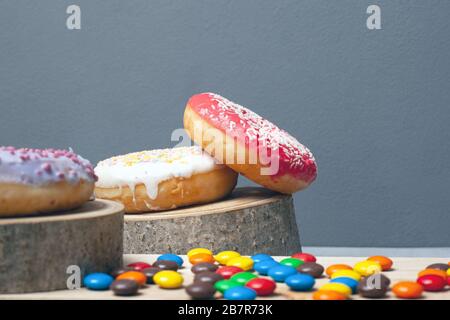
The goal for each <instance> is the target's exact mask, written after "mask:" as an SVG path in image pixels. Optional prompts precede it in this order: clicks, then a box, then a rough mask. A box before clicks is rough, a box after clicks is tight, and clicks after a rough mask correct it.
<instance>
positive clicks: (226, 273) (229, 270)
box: [216, 266, 244, 279]
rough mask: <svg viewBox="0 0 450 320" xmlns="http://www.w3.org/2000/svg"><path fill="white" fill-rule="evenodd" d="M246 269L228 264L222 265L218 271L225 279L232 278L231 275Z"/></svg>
mask: <svg viewBox="0 0 450 320" xmlns="http://www.w3.org/2000/svg"><path fill="white" fill-rule="evenodd" d="M243 271H244V270H243V269H241V268H239V267H234V266H227V267H220V268H219V269H217V270H216V273H218V274H220V275H221V276H222V277H223V278H224V279H230V277H231V276H232V275H234V274H236V273H239V272H243Z"/></svg>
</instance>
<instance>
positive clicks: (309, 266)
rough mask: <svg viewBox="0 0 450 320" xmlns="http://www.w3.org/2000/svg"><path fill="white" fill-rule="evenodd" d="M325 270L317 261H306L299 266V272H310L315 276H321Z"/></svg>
mask: <svg viewBox="0 0 450 320" xmlns="http://www.w3.org/2000/svg"><path fill="white" fill-rule="evenodd" d="M323 270H324V268H323V266H322V265H320V264H318V263H316V262H305V263H303V264H302V265H300V266H298V267H297V271H298V272H300V273H305V274H309V275H310V276H312V277H314V278H320V277H321V276H322V274H323Z"/></svg>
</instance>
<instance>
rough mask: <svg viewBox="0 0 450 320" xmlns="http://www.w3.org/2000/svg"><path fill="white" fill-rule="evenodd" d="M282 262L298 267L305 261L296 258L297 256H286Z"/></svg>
mask: <svg viewBox="0 0 450 320" xmlns="http://www.w3.org/2000/svg"><path fill="white" fill-rule="evenodd" d="M280 263H281V264H283V265H285V266H289V267H293V268H297V267H299V266H301V265H302V264H304V263H305V262H304V261H303V260H300V259H296V258H285V259H283V260H281V261H280Z"/></svg>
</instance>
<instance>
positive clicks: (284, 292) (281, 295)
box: [0, 255, 450, 300]
mask: <svg viewBox="0 0 450 320" xmlns="http://www.w3.org/2000/svg"><path fill="white" fill-rule="evenodd" d="M156 257H157V255H125V256H124V264H129V263H132V262H137V261H143V262H147V263H152V262H154V261H155V260H156ZM282 258H284V257H275V259H276V260H280V259H282ZM183 259H184V260H185V261H187V259H186V257H185V256H183ZM392 259H393V261H394V269H393V270H392V271H388V272H385V275H386V276H388V277H389V278H390V279H391V280H392V283H396V282H397V281H400V280H409V281H415V280H416V278H417V273H418V272H419V271H420V270H422V269H424V268H425V267H426V266H427V265H429V264H431V263H438V262H439V263H448V262H449V261H450V258H448V259H447V258H392ZM361 260H365V257H318V258H317V262H318V263H320V264H322V265H323V266H324V267H325V268H326V267H327V266H329V265H331V264H336V263H345V264H349V265H354V264H355V263H356V262H358V261H361ZM180 272H181V273H182V274H183V276H184V279H185V281H184V284H185V285H189V284H190V283H192V280H193V274H192V272H191V271H190V265H189V263H186V262H185V266H184V268H182V269H181V270H180ZM327 282H328V279H327V278H326V277H322V278H320V279H316V285H315V289H317V288H319V287H320V286H321V285H323V284H325V283H327ZM220 296H221V295H220V294H219V293H217V298H220ZM311 296H312V293H311V292H293V291H290V290H289V288H288V287H287V286H286V285H285V284H283V283H278V284H277V289H276V291H275V294H274V295H273V296H271V297H269V298H259V299H265V300H266V299H293V300H308V299H311ZM351 298H352V299H354V300H359V299H362V297H360V296H359V295H358V294H356V295H352V296H351ZM0 299H56V300H60V299H69V300H71V299H123V297H117V296H114V295H113V293H112V292H111V291H90V290H87V289H85V288H81V289H77V290H58V291H52V292H38V293H27V294H8V295H0ZM125 299H148V300H173V299H189V296H188V295H187V294H186V292H185V290H184V289H182V288H180V289H172V290H167V289H165V290H164V289H159V288H158V287H157V286H156V285H151V286H147V287H146V288H143V289H141V290H140V293H139V294H138V295H136V296H133V297H125ZM386 299H395V297H394V295H393V294H392V293H391V292H388V294H387V296H386ZM422 299H439V300H450V288H449V287H448V286H447V290H445V291H442V292H424V295H423V298H422Z"/></svg>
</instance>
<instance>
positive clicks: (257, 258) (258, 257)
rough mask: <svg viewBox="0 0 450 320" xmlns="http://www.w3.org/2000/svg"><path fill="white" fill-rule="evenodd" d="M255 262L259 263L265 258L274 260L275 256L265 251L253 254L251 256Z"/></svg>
mask: <svg viewBox="0 0 450 320" xmlns="http://www.w3.org/2000/svg"><path fill="white" fill-rule="evenodd" d="M250 258H251V259H252V260H253V262H254V263H258V262H261V261H264V260H273V258H272V257H271V256H269V255H268V254H265V253H257V254H255V255H253V256H251V257H250Z"/></svg>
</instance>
